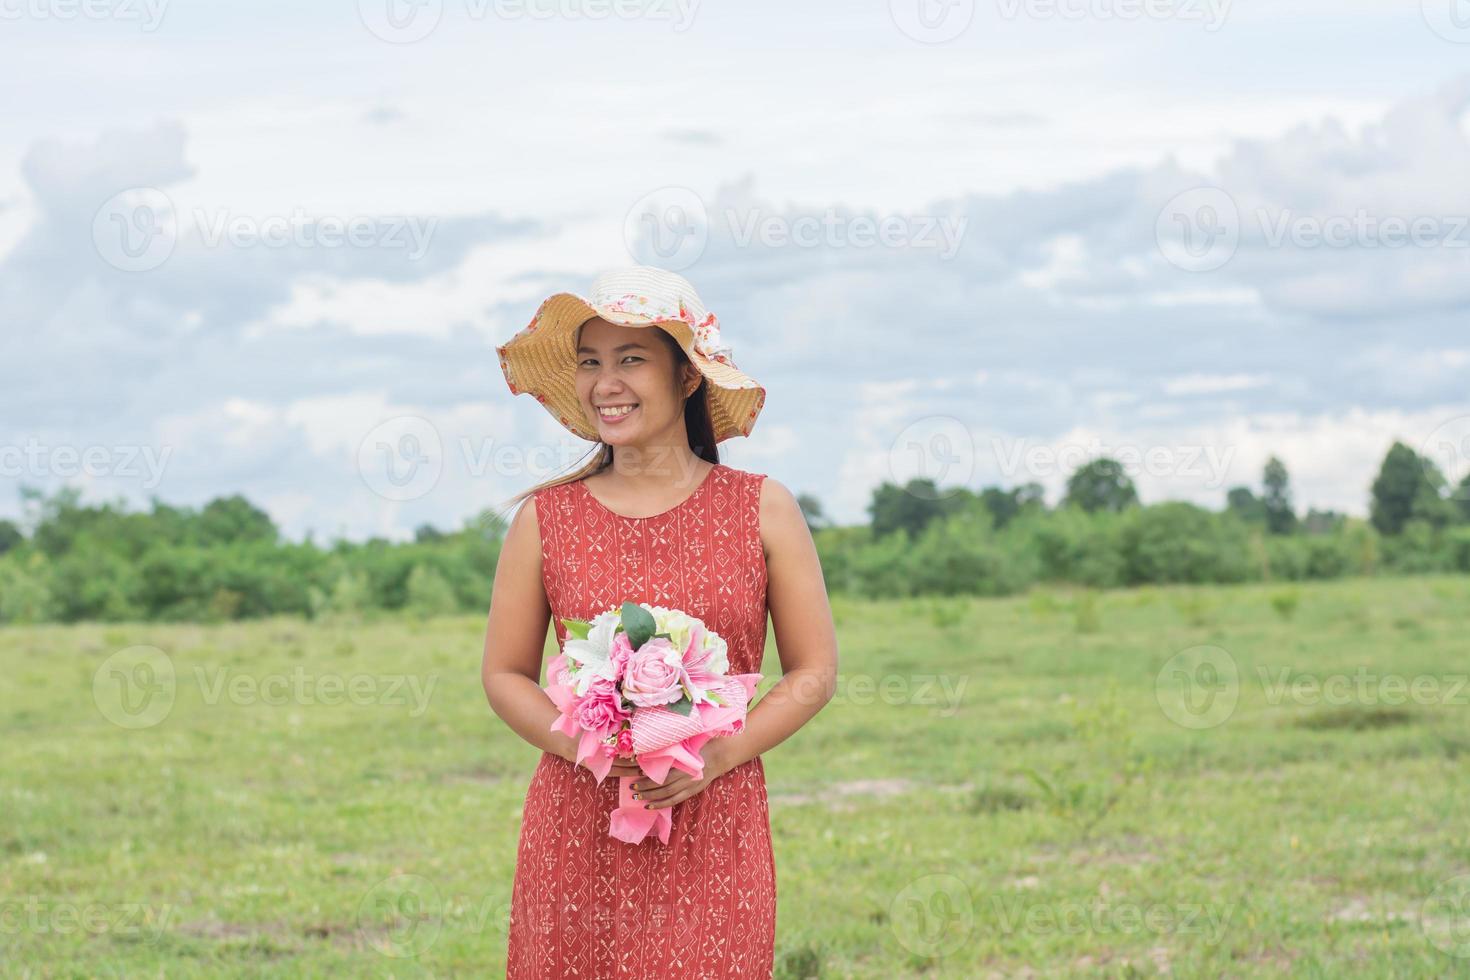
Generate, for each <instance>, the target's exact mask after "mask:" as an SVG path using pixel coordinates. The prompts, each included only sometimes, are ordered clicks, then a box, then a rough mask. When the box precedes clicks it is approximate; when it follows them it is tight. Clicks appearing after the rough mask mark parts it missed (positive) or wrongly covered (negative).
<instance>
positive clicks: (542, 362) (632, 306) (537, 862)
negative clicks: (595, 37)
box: [483, 268, 837, 978]
mask: <svg viewBox="0 0 1470 980" xmlns="http://www.w3.org/2000/svg"><path fill="white" fill-rule="evenodd" d="M651 326H653V327H658V328H660V329H654V330H650V329H649V327H651ZM500 356H501V363H502V366H503V367H504V369H505V373H506V379H507V382H508V383H509V384H510V385H511V389H512V391H528V392H530V393H531V394H533V395H535V397H536V398H537V400H538V401H540V402H541V403H542V404H543V405H545V406H546V407H547V409H548V410H550V411H552V413H553V414H554V415H556V416H557V417H558V419H559V420H561V421H562V422H563V424H565V425H567V427H568V428H569V429H571V430H572V431H573V432H577V433H578V434H583V433H587V434H588V435H587V436H586V437H587V438H594V439H596V440H597V441H598V442H599V444H600V446H601V452H600V453H599V454H598V456H597V459H595V460H594V462H593V464H592V465H590V466H588V467H584V468H583V469H582V470H581V471H579V472H577V473H573V474H571V475H570V476H567V477H564V478H561V479H557V480H553V481H550V482H548V483H546V484H543V485H541V486H539V487H536V488H533V489H532V490H529V491H526V492H525V493H524V494H522V495H521V497H520V498H518V499H525V498H530V499H529V500H528V501H527V505H526V506H525V507H523V508H521V509H520V511H518V512H517V514H516V516H515V518H514V520H513V521H512V522H511V526H510V529H509V531H508V533H507V535H506V540H505V545H504V549H503V550H502V552H501V557H500V562H499V565H498V567H497V569H496V575H495V587H494V593H493V595H492V597H491V605H490V616H489V622H488V624H487V629H486V638H485V653H484V664H483V678H484V684H485V692H486V696H487V698H488V699H489V702H490V705H491V707H492V708H493V709H494V710H495V712H496V713H497V714H498V715H499V716H500V717H501V718H502V719H503V720H504V721H505V722H506V723H507V724H508V725H509V726H510V727H511V728H513V729H514V730H515V731H516V732H517V733H518V734H520V735H521V736H522V737H523V738H525V739H526V740H527V741H528V742H530V743H532V744H533V745H536V746H539V747H540V748H541V749H542V750H543V754H542V757H541V760H540V762H539V763H538V765H537V767H536V771H535V773H534V774H533V776H532V778H531V783H530V787H529V789H528V792H527V794H526V802H525V807H524V810H523V813H522V822H521V831H520V842H519V845H518V848H517V855H516V875H515V881H514V884H513V888H512V897H511V912H510V936H509V946H508V949H507V972H508V976H509V977H511V978H529V977H565V976H588V977H611V976H619V977H635V978H636V977H649V978H653V977H659V978H662V977H666V976H678V975H686V974H687V975H691V976H692V975H698V976H702V977H769V976H771V973H772V967H773V961H774V948H775V926H776V865H775V853H774V849H773V847H772V842H771V829H770V816H769V810H768V806H767V796H766V785H765V770H764V767H763V764H762V761H761V757H760V756H761V753H762V752H764V751H765V750H767V749H769V748H771V747H773V746H775V745H777V744H778V743H780V742H781V741H783V740H785V739H786V738H787V737H788V736H790V735H791V734H792V733H793V732H795V731H796V730H797V729H798V728H800V727H801V726H802V725H804V724H805V723H806V722H807V721H809V720H810V719H811V718H812V717H813V716H814V715H815V714H816V713H817V712H818V711H819V710H820V709H821V708H822V706H823V705H824V704H826V703H827V701H828V700H829V699H830V698H831V696H832V693H833V691H834V690H835V685H836V673H837V641H836V633H835V629H834V627H833V622H832V614H831V609H830V606H829V604H828V601H827V594H826V589H825V585H824V583H823V580H822V572H821V566H820V564H819V563H818V561H817V555H816V548H815V546H814V545H813V542H812V538H811V534H810V532H809V531H808V530H807V526H806V522H805V519H804V518H803V516H802V513H801V509H800V507H799V506H798V505H797V503H796V500H795V498H794V497H793V496H792V495H791V493H790V491H788V490H787V489H786V488H785V487H783V486H781V485H780V484H779V483H777V482H776V481H775V480H772V479H770V478H769V477H767V476H766V475H765V474H762V473H750V472H746V471H744V470H739V469H735V468H733V467H730V466H727V465H725V464H723V463H721V462H720V460H719V452H718V450H717V448H716V445H717V443H718V442H720V441H721V440H723V439H726V438H728V437H730V436H731V435H736V434H748V433H749V431H750V427H751V426H752V425H753V424H754V421H755V416H756V414H757V413H758V412H759V410H760V405H761V403H762V402H763V401H764V396H765V392H764V389H762V388H760V387H759V386H758V385H756V384H755V382H754V381H753V380H752V379H750V378H748V377H747V376H746V375H744V374H743V373H741V372H739V371H738V369H736V368H735V366H734V363H733V361H731V359H730V349H729V348H728V347H727V346H725V345H723V344H721V343H720V340H719V333H718V326H717V324H716V321H715V319H714V317H713V315H710V314H705V313H704V311H703V307H702V304H700V303H699V299H698V297H697V296H696V295H695V294H694V291H693V288H692V287H691V286H689V284H688V283H687V282H686V281H685V280H683V279H682V278H680V277H679V276H675V275H673V274H671V273H666V272H663V271H662V270H654V269H648V268H639V269H635V270H625V271H622V272H618V273H611V274H608V275H605V276H603V277H601V278H600V279H599V280H598V282H597V284H595V285H594V288H593V299H592V300H590V301H589V300H582V299H581V298H580V297H570V295H569V294H562V295H561V296H559V297H552V299H550V300H548V301H547V303H545V304H542V308H541V311H540V312H538V314H537V318H536V319H535V320H533V321H532V322H531V325H530V326H528V327H527V328H526V330H525V331H522V333H521V334H519V335H517V337H516V338H514V339H513V340H512V341H511V342H510V343H509V344H507V345H505V346H504V347H502V348H500ZM624 602H634V603H644V604H649V605H657V606H663V607H666V608H669V609H677V610H682V611H683V612H685V613H687V614H688V615H690V616H693V617H697V618H699V619H701V620H703V621H704V622H705V623H706V624H707V625H708V626H709V628H710V629H711V630H713V631H714V632H715V633H717V634H718V635H719V636H721V637H723V638H724V639H725V641H726V643H727V644H728V652H727V655H728V661H729V670H730V672H731V673H732V674H742V673H756V672H758V671H759V670H760V669H761V666H762V659H763V654H764V651H765V642H766V635H767V615H768V614H769V615H770V617H771V619H772V620H773V622H774V624H775V631H776V639H777V644H778V652H779V654H780V660H781V667H782V676H781V679H780V680H779V681H778V682H777V683H776V684H775V685H774V686H773V687H771V688H770V690H769V691H767V692H766V694H765V696H764V697H762V698H761V699H760V700H759V701H758V702H757V703H756V704H755V705H754V706H753V707H752V708H751V709H750V712H749V714H748V716H747V717H746V720H745V725H744V728H743V729H742V730H740V731H738V732H735V733H733V734H729V735H724V736H719V737H716V738H712V739H710V740H709V741H708V742H706V743H704V745H703V747H702V749H701V750H700V755H701V757H702V763H703V765H702V773H701V775H700V776H698V777H695V776H693V775H691V774H690V773H687V772H684V771H682V770H679V769H671V770H669V773H668V775H667V776H666V777H665V778H664V779H663V781H662V782H655V781H653V780H652V779H651V778H649V777H648V776H647V775H646V774H644V773H643V771H642V769H641V768H640V766H639V764H638V761H637V758H638V757H637V756H620V757H618V758H616V759H614V760H613V762H612V767H611V769H610V771H609V772H608V775H610V776H612V777H616V778H613V779H607V778H604V779H601V780H599V779H598V778H596V777H594V776H593V774H592V770H591V768H590V767H589V766H588V765H584V764H582V763H580V762H579V761H578V751H577V750H578V744H579V741H580V740H579V739H574V738H572V737H571V736H569V735H566V734H564V733H562V732H560V731H552V725H553V722H555V721H556V720H557V716H558V711H557V708H556V707H555V706H554V705H553V704H552V702H551V700H550V699H549V698H548V697H547V696H546V694H545V692H544V691H543V690H542V689H541V687H540V678H541V673H542V655H543V649H544V646H545V638H546V632H547V621H548V619H551V621H552V625H553V627H554V629H555V635H556V640H557V645H558V647H559V648H560V647H562V646H564V644H565V643H566V641H567V639H568V633H567V628H566V625H565V622H564V621H565V620H591V619H593V618H594V617H595V616H596V615H597V614H598V613H600V612H603V611H606V610H608V609H610V608H613V607H618V606H620V605H621V604H622V603H624ZM621 777H630V778H632V779H634V780H635V781H634V782H633V783H632V789H633V791H634V792H635V793H636V794H637V799H639V800H642V801H644V802H645V803H646V805H647V806H648V807H649V808H650V809H664V808H667V809H669V810H670V815H671V817H672V821H673V825H672V830H671V833H670V834H669V837H668V841H667V842H666V843H665V842H664V841H662V840H660V839H659V838H657V837H648V838H645V839H643V840H641V841H640V842H639V843H637V844H632V843H628V842H625V841H622V840H619V839H617V838H616V837H613V836H610V835H609V833H608V829H609V821H610V818H611V815H612V812H613V811H614V810H615V809H617V808H618V806H619V803H620V800H619V782H620V780H621ZM635 805H636V804H635Z"/></svg>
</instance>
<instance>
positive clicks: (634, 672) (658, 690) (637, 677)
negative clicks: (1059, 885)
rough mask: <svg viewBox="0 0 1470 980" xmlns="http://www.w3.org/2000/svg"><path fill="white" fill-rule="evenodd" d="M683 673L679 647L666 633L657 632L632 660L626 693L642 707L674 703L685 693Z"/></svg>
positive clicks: (624, 679) (628, 671)
mask: <svg viewBox="0 0 1470 980" xmlns="http://www.w3.org/2000/svg"><path fill="white" fill-rule="evenodd" d="M671 661H672V662H671ZM683 676H684V666H683V663H682V661H681V659H680V656H679V651H677V650H675V649H674V646H673V644H671V643H670V642H669V641H668V640H667V639H665V638H664V637H662V636H655V637H653V638H652V639H650V640H649V641H648V642H647V643H645V644H643V646H641V647H639V648H638V649H637V650H636V651H634V653H633V656H632V657H631V659H629V660H628V669H627V671H626V672H625V673H624V674H623V696H624V697H626V698H627V699H628V700H629V701H632V702H633V703H634V704H635V705H637V706H638V707H640V708H652V707H655V706H657V705H661V704H670V703H672V702H674V701H677V700H679V699H680V698H681V697H683V696H684V689H683V687H681V686H680V681H681V680H683Z"/></svg>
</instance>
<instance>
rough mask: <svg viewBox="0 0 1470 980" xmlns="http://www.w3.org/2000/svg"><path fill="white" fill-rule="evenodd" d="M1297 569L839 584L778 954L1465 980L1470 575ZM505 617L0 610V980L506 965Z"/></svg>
mask: <svg viewBox="0 0 1470 980" xmlns="http://www.w3.org/2000/svg"><path fill="white" fill-rule="evenodd" d="M1282 594H1283V593H1282V589H1281V588H1280V587H1279V586H1275V585H1260V586H1248V587H1234V588H1222V587H1209V588H1168V589H1162V588H1157V589H1141V590H1135V591H1121V592H1103V593H1093V592H1085V591H1064V590H1046V591H1038V592H1034V593H1032V594H1031V595H1028V596H1022V597H1018V598H1014V599H1004V600H974V601H961V600H952V599H951V600H932V599H931V600H924V599H919V600H909V601H900V602H892V603H884V604H867V603H861V602H856V601H851V600H846V599H838V600H837V601H835V603H834V612H835V615H836V617H837V622H838V630H839V636H840V639H841V649H842V672H843V678H842V684H841V687H840V689H839V692H838V695H837V697H836V699H834V701H833V702H832V703H831V704H829V705H828V706H827V708H826V709H825V710H824V711H823V712H822V713H821V714H819V715H818V716H817V718H816V719H815V720H814V721H813V722H812V723H811V724H810V725H808V726H807V727H806V728H804V729H803V730H802V731H800V732H798V733H797V734H796V735H795V736H794V737H793V738H792V739H790V740H789V741H787V742H786V743H784V744H783V745H781V746H779V747H777V748H776V749H775V750H773V751H772V752H770V753H768V754H767V755H766V757H765V759H764V762H765V767H766V773H767V778H768V785H769V790H770V794H771V799H772V804H771V805H772V827H773V831H774V835H775V847H776V865H777V874H778V886H777V892H778V902H779V923H778V928H777V968H778V976H782V977H817V976H820V977H874V978H877V977H883V978H888V977H901V976H915V977H917V976H923V977H964V978H968V977H976V976H990V975H993V976H1017V975H1036V976H1058V975H1060V976H1067V975H1092V976H1118V977H1123V976H1152V975H1157V974H1160V973H1162V972H1164V971H1168V972H1170V973H1171V974H1172V975H1174V976H1221V975H1226V976H1280V975H1293V976H1320V977H1335V976H1343V975H1348V974H1353V975H1366V976H1400V977H1417V976H1446V975H1467V974H1470V878H1465V879H1457V877H1456V876H1459V875H1467V874H1470V800H1467V785H1470V784H1467V779H1466V764H1467V761H1470V707H1467V702H1470V689H1466V688H1465V687H1463V686H1460V685H1461V684H1462V682H1463V678H1464V674H1465V672H1467V671H1470V656H1467V630H1466V624H1467V623H1470V579H1465V578H1419V579H1382V580H1371V581H1370V580H1349V581H1343V582H1333V583H1325V584H1314V585H1297V586H1293V587H1292V588H1291V595H1292V596H1293V598H1290V599H1283V598H1282ZM1288 607H1289V609H1290V611H1289V612H1287V611H1286V610H1287V608H1288ZM483 629H484V620H483V618H482V617H456V618H447V619H439V620H433V621H430V622H428V623H421V622H418V621H415V620H410V619H387V620H380V621H377V622H373V623H367V624H358V625H350V624H337V625H328V624H308V623H302V622H298V621H289V620H272V621H267V622H257V623H249V624H243V625H239V624H237V625H226V626H187V625H185V626H159V625H147V624H140V625H123V626H118V625H107V626H101V625H98V626H90V625H84V626H73V627H59V626H43V627H28V628H11V629H5V630H0V734H3V741H0V816H3V819H0V974H4V975H7V976H9V975H27V974H29V975H35V976H123V975H149V976H161V975H167V976H169V977H188V976H218V975H240V976H244V975H250V976H298V975H303V974H307V975H321V974H326V973H340V974H344V975H390V974H391V975H397V976H428V975H439V976H443V975H461V974H462V975H478V976H495V975H503V971H504V953H505V926H506V915H507V908H508V902H509V899H510V889H511V880H512V874H513V869H514V861H515V847H516V840H517V833H518V830H519V821H520V812H521V805H522V802H523V800H524V794H525V790H526V786H527V783H528V781H529V778H530V774H531V771H532V769H533V767H534V765H535V762H536V758H537V752H536V750H534V749H532V748H531V747H529V746H528V745H526V744H525V743H524V742H521V741H520V740H519V739H518V738H516V737H515V736H514V735H513V734H511V733H510V732H509V730H508V729H506V728H505V727H504V726H503V725H502V724H501V723H500V722H499V721H498V719H496V718H495V716H494V715H493V714H492V713H491V712H490V710H489V708H488V707H487V705H486V703H485V699H484V694H483V692H482V691H481V689H480V681H479V657H480V645H481V641H482V638H483ZM138 645H143V646H146V647H152V648H156V649H157V650H158V651H162V653H163V654H164V655H166V658H167V659H166V660H165V659H162V658H161V657H160V656H159V655H158V654H156V653H153V654H149V653H148V651H146V650H143V651H137V650H132V651H131V652H124V653H119V651H129V650H130V648H133V647H135V646H138ZM1195 648H1198V649H1195ZM1222 651H1223V655H1222ZM109 658H112V659H109ZM104 661H106V662H107V663H106V665H105V666H106V669H103V670H101V672H100V674H101V680H100V681H99V682H98V683H97V686H96V687H95V688H94V680H97V678H98V675H99V668H103V667H104ZM169 664H171V665H172V667H173V669H174V672H175V685H174V693H173V695H172V697H170V696H169V695H168V693H167V686H166V685H167V678H166V676H165V675H163V674H160V673H159V672H158V671H159V670H166V668H167V666H168V665H169ZM150 666H152V667H154V668H155V672H154V673H153V674H152V675H149V674H148V673H147V670H148V668H149V667H150ZM114 668H116V671H119V672H120V673H117V672H114ZM1232 668H1233V670H1234V675H1233V676H1234V679H1233V680H1232V676H1231V674H1230V671H1231V669H1232ZM201 672H202V673H201ZM778 672H779V661H778V660H777V657H776V651H775V647H774V643H773V642H772V643H771V644H769V645H768V649H767V659H766V664H765V673H766V674H767V678H768V680H767V681H766V683H765V684H764V685H763V687H765V686H769V684H770V683H771V682H772V681H773V680H774V678H775V676H776V675H777V674H778ZM118 677H123V678H128V679H130V681H131V682H132V683H131V686H129V687H128V688H126V689H125V688H123V687H121V686H119V684H118V681H117V678H118ZM328 678H330V679H334V680H336V681H337V682H339V683H340V684H341V685H342V686H343V688H344V692H335V693H339V694H345V692H351V691H354V690H355V692H356V693H355V697H354V698H352V699H350V700H344V699H343V698H339V702H340V703H326V702H327V701H328V700H329V699H330V698H329V696H330V695H332V694H334V691H332V690H331V689H324V688H323V687H322V686H321V681H322V680H323V679H328ZM410 682H411V683H410ZM353 684H357V685H359V686H358V687H357V688H355V689H354V688H353V687H352V685H353ZM1415 684H1417V685H1418V686H1417V687H1415V686H1414V685H1415ZM395 685H396V686H395ZM413 685H416V686H413ZM124 690H127V691H129V692H132V696H133V698H134V700H133V701H131V702H130V703H129V704H127V705H126V706H125V705H123V703H122V702H121V701H119V697H120V694H121V693H122V692H123V691H124ZM149 690H151V691H153V692H154V697H153V700H152V701H148V700H145V699H144V697H143V694H144V692H146V691H149ZM1212 697H1213V700H1211V698H1212ZM267 699H268V700H267ZM164 708H167V709H168V710H167V714H166V715H164V714H163V713H162V710H163V709H164ZM125 709H126V710H125ZM1227 709H1228V710H1227ZM129 711H131V712H133V713H131V714H130V713H129ZM113 719H116V720H120V721H121V722H122V724H118V723H116V721H115V720H113ZM133 719H140V720H141V721H144V722H148V721H151V722H154V723H153V724H150V725H146V726H144V727H132V728H130V727H125V726H126V725H130V724H135V722H134V721H133ZM1456 954H1461V955H1456Z"/></svg>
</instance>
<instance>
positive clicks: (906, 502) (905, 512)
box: [868, 479, 953, 537]
mask: <svg viewBox="0 0 1470 980" xmlns="http://www.w3.org/2000/svg"><path fill="white" fill-rule="evenodd" d="M952 509H953V508H952V505H949V504H947V503H946V501H945V500H944V499H942V498H941V497H940V490H939V488H938V487H937V486H935V485H934V481H933V480H930V479H916V480H910V481H909V482H908V483H906V484H904V485H903V486H901V487H900V486H898V485H897V484H894V483H889V482H887V481H886V480H885V481H884V482H883V485H882V486H880V487H878V489H876V490H874V491H873V499H872V502H871V503H869V504H868V514H869V517H870V519H871V522H872V526H873V533H874V534H875V535H877V536H879V537H883V536H884V535H887V534H892V533H893V532H895V531H905V532H907V533H908V534H909V536H910V537H913V536H915V535H918V534H920V533H922V532H923V530H924V528H926V527H928V526H929V524H930V523H931V522H933V521H935V520H938V519H939V518H941V517H943V516H944V515H945V514H946V513H948V512H950V511H951V510H952Z"/></svg>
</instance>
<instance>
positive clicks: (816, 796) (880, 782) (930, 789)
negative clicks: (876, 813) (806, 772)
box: [767, 779, 974, 811]
mask: <svg viewBox="0 0 1470 980" xmlns="http://www.w3.org/2000/svg"><path fill="white" fill-rule="evenodd" d="M973 788H974V784H972V783H955V784H950V785H945V786H932V785H924V784H920V783H916V782H914V781H912V780H909V779H850V780H847V781H845V782H841V783H828V784H826V785H823V786H819V787H815V788H813V789H812V790H811V791H810V792H802V793H771V794H770V795H769V796H768V797H767V799H768V800H769V801H770V803H771V804H773V805H777V806H805V805H808V804H815V803H824V804H826V806H827V809H829V810H834V811H843V810H852V809H855V808H856V806H857V802H856V801H857V800H858V799H860V798H862V797H867V798H870V799H891V798H892V797H895V796H903V795H905V794H909V793H919V792H924V793H936V792H938V793H963V792H968V791H969V790H971V789H973Z"/></svg>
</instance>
